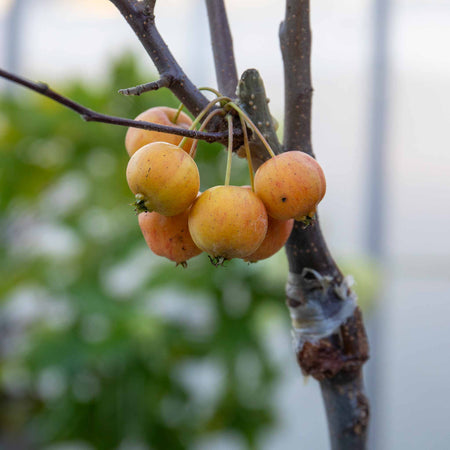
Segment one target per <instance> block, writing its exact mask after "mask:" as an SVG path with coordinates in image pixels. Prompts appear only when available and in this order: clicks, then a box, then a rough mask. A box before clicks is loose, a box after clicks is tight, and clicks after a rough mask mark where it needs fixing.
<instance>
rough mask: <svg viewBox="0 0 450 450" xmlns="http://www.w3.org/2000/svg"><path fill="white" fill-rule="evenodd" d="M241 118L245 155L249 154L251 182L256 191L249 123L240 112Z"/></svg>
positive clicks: (253, 189)
mask: <svg viewBox="0 0 450 450" xmlns="http://www.w3.org/2000/svg"><path fill="white" fill-rule="evenodd" d="M239 119H240V120H241V127H242V133H243V134H244V148H245V155H246V156H247V164H248V171H249V172H250V184H251V186H252V191H253V192H255V176H254V174H253V163H252V155H251V152H250V146H249V145H248V134H247V125H246V123H245V118H244V117H243V116H242V114H241V113H239Z"/></svg>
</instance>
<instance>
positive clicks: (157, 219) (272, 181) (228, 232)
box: [125, 107, 326, 266]
mask: <svg viewBox="0 0 450 450" xmlns="http://www.w3.org/2000/svg"><path fill="white" fill-rule="evenodd" d="M136 119H137V120H143V121H148V122H153V123H158V124H163V125H171V126H177V127H183V128H191V129H193V128H194V127H195V126H196V123H195V121H194V124H193V123H192V120H191V119H190V118H189V117H188V116H187V115H186V114H184V113H183V112H181V110H180V109H179V110H176V109H172V108H168V107H156V108H151V109H149V110H147V111H145V112H143V113H142V114H140V115H139V116H138V117H137V118H136ZM241 119H242V116H241ZM247 119H248V118H247ZM248 120H249V119H248ZM228 122H229V124H230V122H231V120H229V121H228ZM242 123H243V122H242ZM246 123H248V122H246ZM245 135H246V133H245V134H244V137H245V138H246V136H245ZM231 136H232V133H231V134H230V137H231ZM195 144H196V143H195V141H194V140H192V139H187V138H184V139H182V138H181V137H180V136H176V135H173V134H166V133H161V132H155V131H147V130H141V129H137V128H130V129H129V130H128V132H127V135H126V139H125V146H126V149H127V152H128V154H129V155H130V160H129V163H128V167H127V172H126V174H127V181H128V185H129V187H130V189H131V191H132V192H133V194H134V195H135V198H136V202H135V203H134V204H135V206H136V210H137V211H138V213H139V226H140V228H141V230H142V233H143V235H144V238H145V240H146V242H147V245H148V246H149V247H150V249H151V250H152V251H153V252H154V253H155V254H157V255H159V256H164V257H166V258H168V259H170V260H172V261H174V262H175V263H177V265H178V264H181V265H183V266H185V265H186V261H188V260H189V259H190V258H193V257H194V256H196V255H198V254H200V253H202V252H205V253H207V254H208V255H209V256H210V259H211V261H212V262H213V263H214V264H221V263H223V262H224V261H226V260H230V259H232V258H241V259H243V260H245V261H248V262H256V261H259V260H262V259H265V258H268V257H270V256H272V255H273V254H275V253H276V252H277V251H278V250H280V249H281V247H283V245H284V244H285V243H286V241H287V239H288V237H289V235H290V233H291V231H292V227H293V224H294V220H301V221H304V220H305V219H309V218H311V217H313V216H314V213H315V210H316V207H317V204H318V203H319V202H320V200H321V199H322V198H323V196H324V195H325V189H326V187H325V186H326V185H325V177H324V174H323V171H322V169H321V167H320V166H319V164H318V163H317V162H316V160H315V159H314V158H312V157H310V156H308V155H307V154H306V153H303V152H300V151H288V152H285V153H282V154H279V155H274V156H273V157H271V158H270V159H268V160H267V161H266V162H265V163H264V164H262V165H261V166H260V167H259V168H258V170H257V171H256V173H255V175H254V179H253V172H252V168H251V159H250V154H249V150H248V153H247V156H248V161H249V167H250V172H251V182H252V183H251V184H252V186H232V185H229V175H228V177H226V181H225V184H224V185H222V186H214V187H212V188H210V189H208V190H206V191H204V192H202V193H200V192H199V188H200V175H199V171H198V168H197V164H196V163H195V161H194V159H193V155H194V152H195ZM245 145H246V148H247V149H248V141H246V142H245ZM229 155H230V158H229V161H231V145H230V144H229ZM228 171H229V165H228V166H227V172H228Z"/></svg>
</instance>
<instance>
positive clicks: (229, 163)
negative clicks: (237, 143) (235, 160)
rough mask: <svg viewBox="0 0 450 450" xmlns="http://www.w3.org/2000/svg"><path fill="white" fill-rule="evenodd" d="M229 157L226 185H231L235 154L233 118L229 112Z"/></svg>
mask: <svg viewBox="0 0 450 450" xmlns="http://www.w3.org/2000/svg"><path fill="white" fill-rule="evenodd" d="M227 121H228V157H227V170H226V172H225V186H229V185H230V178H231V159H232V156H233V118H232V117H231V115H229V114H228V116H227Z"/></svg>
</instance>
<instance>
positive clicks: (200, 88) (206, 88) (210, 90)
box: [198, 86, 222, 97]
mask: <svg viewBox="0 0 450 450" xmlns="http://www.w3.org/2000/svg"><path fill="white" fill-rule="evenodd" d="M198 90H199V91H209V92H212V93H213V94H215V95H216V97H222V94H221V93H220V92H219V91H218V90H217V89H214V88H210V87H208V86H202V87H199V88H198Z"/></svg>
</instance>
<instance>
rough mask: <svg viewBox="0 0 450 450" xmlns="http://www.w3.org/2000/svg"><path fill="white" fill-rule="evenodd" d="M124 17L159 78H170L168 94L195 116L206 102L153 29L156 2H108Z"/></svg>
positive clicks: (122, 0)
mask: <svg viewBox="0 0 450 450" xmlns="http://www.w3.org/2000/svg"><path fill="white" fill-rule="evenodd" d="M110 1H111V3H113V4H114V5H115V6H116V7H117V9H118V10H119V11H120V12H121V14H122V15H123V16H124V18H125V19H126V21H127V22H128V24H129V25H130V26H131V28H132V29H133V31H134V32H135V34H136V36H137V37H138V38H139V40H140V41H141V44H142V45H143V47H144V48H145V50H146V51H147V53H148V55H149V56H150V57H151V59H152V61H153V63H154V64H155V66H156V68H157V70H158V72H159V74H160V76H161V77H164V76H170V77H172V82H171V84H170V90H171V91H172V92H173V93H174V94H175V95H176V96H177V97H178V99H179V100H180V102H181V103H183V104H184V105H185V106H186V108H187V109H188V110H189V111H190V112H191V113H192V114H193V115H194V116H197V114H198V113H199V112H200V111H201V110H202V109H203V108H204V107H205V106H206V105H207V104H208V99H207V98H206V97H205V96H204V95H203V94H202V93H201V92H200V91H199V90H198V89H197V88H196V87H195V86H194V84H193V83H192V82H191V80H190V79H189V78H188V77H187V75H186V74H185V73H184V71H183V69H182V68H181V67H180V65H179V64H178V62H177V61H176V60H175V58H174V56H173V55H172V53H171V52H170V50H169V48H168V47H167V45H166V43H165V42H164V40H163V38H162V37H161V35H160V34H159V32H158V30H157V28H156V25H155V15H154V7H155V1H154V0H151V1H148V0H147V1H144V2H143V1H139V2H138V1H136V0H110Z"/></svg>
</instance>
